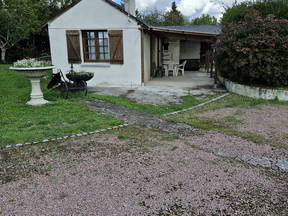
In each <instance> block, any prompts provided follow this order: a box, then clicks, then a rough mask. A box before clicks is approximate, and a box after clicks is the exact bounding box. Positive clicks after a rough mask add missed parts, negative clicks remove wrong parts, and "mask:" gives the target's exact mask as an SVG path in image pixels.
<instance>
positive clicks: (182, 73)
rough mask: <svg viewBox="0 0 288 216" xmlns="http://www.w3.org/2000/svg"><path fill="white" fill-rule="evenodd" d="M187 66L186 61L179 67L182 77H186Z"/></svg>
mask: <svg viewBox="0 0 288 216" xmlns="http://www.w3.org/2000/svg"><path fill="white" fill-rule="evenodd" d="M186 64H187V60H185V61H184V62H183V63H182V64H180V65H179V66H178V71H177V72H178V73H179V72H181V75H182V76H184V75H185V66H186Z"/></svg>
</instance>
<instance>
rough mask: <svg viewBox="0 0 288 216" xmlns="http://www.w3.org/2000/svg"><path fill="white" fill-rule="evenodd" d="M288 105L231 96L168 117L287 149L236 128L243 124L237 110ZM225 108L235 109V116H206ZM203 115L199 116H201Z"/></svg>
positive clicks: (273, 141)
mask: <svg viewBox="0 0 288 216" xmlns="http://www.w3.org/2000/svg"><path fill="white" fill-rule="evenodd" d="M265 104H266V105H288V103H287V102H279V101H277V100H275V101H266V100H256V99H251V98H248V97H243V96H239V95H235V94H231V95H229V96H227V97H225V98H223V99H221V100H219V101H217V102H215V103H211V104H209V105H206V106H205V107H201V108H199V109H196V110H193V111H190V112H186V113H183V114H179V115H174V116H169V117H167V118H168V119H169V120H171V121H175V122H183V123H187V124H190V125H192V126H194V127H197V128H200V129H203V130H212V131H217V132H220V133H225V134H228V135H231V136H239V137H241V138H244V139H247V140H251V141H253V142H255V143H265V144H271V145H273V146H275V147H280V148H287V146H286V145H282V144H281V143H279V142H277V140H276V139H273V140H268V139H266V138H264V137H263V136H260V135H257V134H254V133H250V132H243V131H239V130H237V129H236V126H237V125H238V124H242V123H243V122H242V120H241V119H240V118H239V117H240V116H241V113H239V115H238V114H237V112H241V111H237V110H241V109H249V108H256V107H257V106H260V105H265ZM225 108H233V109H235V111H234V114H232V115H228V116H225V117H222V116H221V117H219V116H215V117H207V116H205V113H208V112H211V111H217V110H220V109H225ZM201 113H202V114H203V115H201V116H199V114H201Z"/></svg>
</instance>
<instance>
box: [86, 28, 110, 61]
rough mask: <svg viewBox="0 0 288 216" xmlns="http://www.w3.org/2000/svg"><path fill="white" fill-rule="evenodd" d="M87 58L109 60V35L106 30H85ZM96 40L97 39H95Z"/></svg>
mask: <svg viewBox="0 0 288 216" xmlns="http://www.w3.org/2000/svg"><path fill="white" fill-rule="evenodd" d="M86 34H87V41H86V45H87V58H88V59H89V60H109V59H110V54H109V41H108V38H109V35H108V32H107V31H87V32H86ZM96 40H97V41H96Z"/></svg>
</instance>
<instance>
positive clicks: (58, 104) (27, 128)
mask: <svg viewBox="0 0 288 216" xmlns="http://www.w3.org/2000/svg"><path fill="white" fill-rule="evenodd" d="M8 68H9V65H0V104H1V105H0V106H1V110H0V120H1V128H0V137H1V139H0V146H1V145H2V146H3V145H6V144H16V143H22V142H28V141H30V142H31V141H38V140H41V139H45V138H56V137H59V136H65V135H69V134H74V133H79V132H87V131H93V130H96V129H99V128H105V127H109V126H113V125H117V124H120V123H121V121H119V120H116V119H114V118H112V117H110V116H107V115H103V114H98V113H95V112H92V111H90V110H89V109H88V108H86V107H85V106H84V105H81V103H80V102H81V100H89V99H90V100H93V99H100V100H105V101H108V102H111V103H114V104H119V105H122V106H125V107H128V108H129V109H134V110H138V111H141V112H147V113H150V114H165V113H169V112H174V111H178V110H181V109H185V108H188V107H192V106H195V105H198V104H200V103H203V102H206V101H208V100H210V99H212V98H213V97H215V95H214V96H213V95H208V96H202V97H198V98H197V97H196V96H186V97H184V98H183V101H184V103H183V104H182V105H167V106H156V105H151V104H138V103H136V102H134V101H132V100H130V99H128V98H126V97H124V96H123V97H114V96H101V95H95V94H88V96H87V97H84V95H83V93H79V94H70V95H69V99H68V100H65V99H64V98H63V97H62V96H61V94H60V93H59V92H58V91H51V90H48V89H46V86H47V82H48V81H49V80H50V79H51V74H49V76H47V78H46V79H43V80H42V81H41V82H42V83H41V85H42V90H43V93H44V97H45V99H47V100H49V101H52V102H53V103H51V104H48V105H45V106H41V107H32V106H29V105H26V102H27V101H28V100H29V97H30V91H31V86H30V81H29V80H28V79H26V78H25V77H24V76H22V75H21V74H20V73H18V72H15V71H10V70H9V69H8ZM200 98H201V99H200Z"/></svg>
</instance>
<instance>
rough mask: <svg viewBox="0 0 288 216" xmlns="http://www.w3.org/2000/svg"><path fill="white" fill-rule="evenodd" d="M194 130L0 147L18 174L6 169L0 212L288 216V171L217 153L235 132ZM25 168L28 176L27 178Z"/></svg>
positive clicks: (132, 130)
mask: <svg viewBox="0 0 288 216" xmlns="http://www.w3.org/2000/svg"><path fill="white" fill-rule="evenodd" d="M191 133H192V134H190V135H183V136H182V135H181V136H179V137H177V136H174V135H173V136H172V135H171V134H168V133H165V132H159V131H155V130H151V129H143V128H138V127H128V128H125V129H121V130H118V131H113V132H111V133H110V134H98V135H94V136H89V137H83V138H80V139H75V140H70V141H65V142H59V143H56V144H52V143H50V144H49V145H50V146H47V144H46V145H44V144H43V145H38V146H34V147H33V148H30V149H28V148H22V149H21V150H19V149H18V150H14V151H13V152H9V153H7V154H6V157H4V156H3V155H5V154H4V153H3V152H2V163H1V165H2V166H5V167H8V169H9V167H10V170H11V169H13V170H14V171H13V173H14V175H15V176H12V175H13V173H12V174H10V175H11V176H10V178H8V173H9V170H6V172H3V173H1V176H5V175H6V177H7V178H6V183H5V184H4V182H2V183H3V184H2V186H1V188H0V209H1V210H0V211H1V214H3V215H99V216H102V215H103V216H107V215H252V214H253V215H287V214H288V210H287V204H288V203H287V194H288V190H287V188H288V187H287V173H285V172H279V171H273V170H266V169H263V168H259V167H253V166H247V165H245V164H242V163H240V162H237V161H234V160H232V159H230V158H229V157H223V156H219V155H217V154H215V153H214V149H215V148H218V149H220V150H221V148H222V147H224V148H226V147H227V146H230V145H231V137H228V136H225V135H222V134H219V133H215V134H206V132H199V131H198V132H191ZM237 142H238V143H239V145H241V143H243V146H245V147H247V146H249V144H251V143H249V142H248V141H245V140H237ZM247 142H248V143H247ZM213 143H214V144H217V143H218V146H215V145H214V144H213ZM205 145H206V146H205ZM250 150H251V151H253V146H250ZM237 151H238V150H237ZM239 151H241V149H240V150H239ZM257 151H259V154H264V153H265V152H264V151H267V153H268V151H270V149H268V148H264V150H261V149H259V150H257ZM261 151H262V152H261ZM275 154H276V153H275ZM285 154H286V153H285ZM5 158H6V159H5ZM16 159H17V160H18V161H21V162H20V163H18V165H15V160H16ZM2 168H3V167H2ZM39 170H40V171H42V172H40V171H39ZM43 170H45V172H43ZM21 172H25V173H27V174H29V175H28V176H25V178H23V176H22V175H20V174H19V173H21ZM17 174H19V176H18V175H17ZM12 177H15V179H14V180H11V181H9V179H12Z"/></svg>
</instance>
